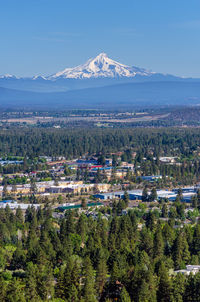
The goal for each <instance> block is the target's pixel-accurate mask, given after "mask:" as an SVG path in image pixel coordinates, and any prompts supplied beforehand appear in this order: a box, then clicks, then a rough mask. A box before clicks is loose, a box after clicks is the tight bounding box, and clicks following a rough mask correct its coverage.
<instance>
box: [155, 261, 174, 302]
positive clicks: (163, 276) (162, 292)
mask: <svg viewBox="0 0 200 302" xmlns="http://www.w3.org/2000/svg"><path fill="white" fill-rule="evenodd" d="M158 277H159V284H158V292H157V299H158V301H159V302H170V301H171V290H172V285H171V282H170V279H169V273H168V270H167V268H166V267H165V265H164V263H161V265H160V268H159V271H158Z"/></svg>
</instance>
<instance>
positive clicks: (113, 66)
mask: <svg viewBox="0 0 200 302" xmlns="http://www.w3.org/2000/svg"><path fill="white" fill-rule="evenodd" d="M152 74H154V73H153V72H151V71H148V70H146V69H143V68H138V67H134V66H133V67H130V66H127V65H124V64H121V63H118V62H116V61H114V60H112V59H110V58H108V56H107V55H106V54H105V53H100V54H99V55H98V56H97V57H96V58H93V59H89V60H88V61H87V62H86V63H85V64H83V65H79V66H77V67H74V68H66V69H64V70H63V71H60V72H57V73H56V74H53V75H51V76H49V77H47V79H49V80H56V79H59V78H63V79H69V78H71V79H88V78H99V77H109V78H115V77H135V76H136V75H141V76H150V75H152Z"/></svg>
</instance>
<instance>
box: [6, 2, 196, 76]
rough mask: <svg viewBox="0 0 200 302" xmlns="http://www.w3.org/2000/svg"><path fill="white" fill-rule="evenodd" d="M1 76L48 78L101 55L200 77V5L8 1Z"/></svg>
mask: <svg viewBox="0 0 200 302" xmlns="http://www.w3.org/2000/svg"><path fill="white" fill-rule="evenodd" d="M0 3H1V5H0V74H5V73H11V74H15V75H18V76H31V75H35V74H42V75H47V74H51V73H54V72H56V71H58V70H62V69H64V68H65V67H72V66H76V65H78V64H81V63H84V62H85V61H86V60H87V59H88V58H90V57H95V56H96V55H97V54H98V53H100V52H106V53H107V54H108V55H109V56H110V57H111V58H113V59H115V60H118V61H120V62H122V63H125V64H128V65H135V66H139V67H145V68H148V69H151V70H153V71H157V72H163V73H171V74H176V75H182V76H193V77H200V1H199V0H190V1H189V0H166V1H164V0H107V1H105V0H101V1H97V0H73V1H72V0H6V1H3V0H1V2H0Z"/></svg>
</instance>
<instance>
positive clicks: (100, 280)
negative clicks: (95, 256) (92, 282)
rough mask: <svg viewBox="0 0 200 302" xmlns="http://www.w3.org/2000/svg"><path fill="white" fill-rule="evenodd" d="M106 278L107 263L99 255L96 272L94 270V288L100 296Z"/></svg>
mask: <svg viewBox="0 0 200 302" xmlns="http://www.w3.org/2000/svg"><path fill="white" fill-rule="evenodd" d="M106 278H107V265H106V261H105V259H104V257H103V256H102V255H101V256H100V257H99V261H98V265H97V272H96V288H97V293H98V296H99V297H100V296H101V294H102V292H103V289H104V286H105V283H106Z"/></svg>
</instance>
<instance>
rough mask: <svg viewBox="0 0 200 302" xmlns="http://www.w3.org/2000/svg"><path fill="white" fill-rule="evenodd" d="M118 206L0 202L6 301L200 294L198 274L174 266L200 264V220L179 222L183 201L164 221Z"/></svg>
mask: <svg viewBox="0 0 200 302" xmlns="http://www.w3.org/2000/svg"><path fill="white" fill-rule="evenodd" d="M164 208H165V207H164ZM164 208H163V211H162V214H161V217H163V216H164V217H166V215H167V214H166V208H165V209H164ZM118 209H119V206H118V205H117V204H116V203H114V206H113V208H112V209H109V211H110V214H111V215H110V218H109V219H108V220H106V219H103V218H101V214H100V213H99V217H98V219H96V220H94V219H92V218H91V217H87V216H86V215H84V214H81V215H77V212H76V211H68V212H66V214H65V216H64V217H63V218H61V219H59V220H55V219H54V218H53V217H52V212H51V209H50V208H49V207H45V208H44V209H43V210H41V209H38V210H35V209H34V208H28V210H27V211H26V213H25V217H23V215H22V212H21V210H20V209H18V210H17V211H16V214H14V213H13V212H11V210H10V209H9V208H8V207H6V208H5V209H0V221H1V222H0V246H1V248H0V301H9V302H10V301H48V300H49V301H69V302H70V301H77V302H78V301H89V302H90V301H91V302H93V301H126V302H128V301H134V302H139V301H142V302H143V301H152V302H153V301H159V302H160V301H163V302H166V301H177V302H181V301H200V273H197V274H196V275H190V276H185V275H181V274H177V275H174V274H173V273H170V271H171V272H173V270H176V269H180V268H184V267H185V265H186V264H199V263H200V224H199V223H197V224H196V225H193V226H191V225H188V226H184V228H175V227H174V223H175V220H174V219H175V218H174V217H177V218H178V217H179V216H180V215H181V209H182V205H181V204H180V203H177V204H175V205H174V206H173V207H172V208H171V210H170V214H169V217H170V219H169V220H168V221H166V222H165V221H161V220H159V217H158V215H157V214H156V212H153V211H150V212H148V213H145V212H144V211H142V210H141V211H139V210H137V209H136V210H132V211H130V212H128V215H125V216H119V215H118V213H117V212H118ZM182 210H183V209H182ZM104 211H108V209H106V208H103V209H101V212H104ZM180 217H181V216H180ZM140 225H141V226H142V227H139V226H140Z"/></svg>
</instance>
